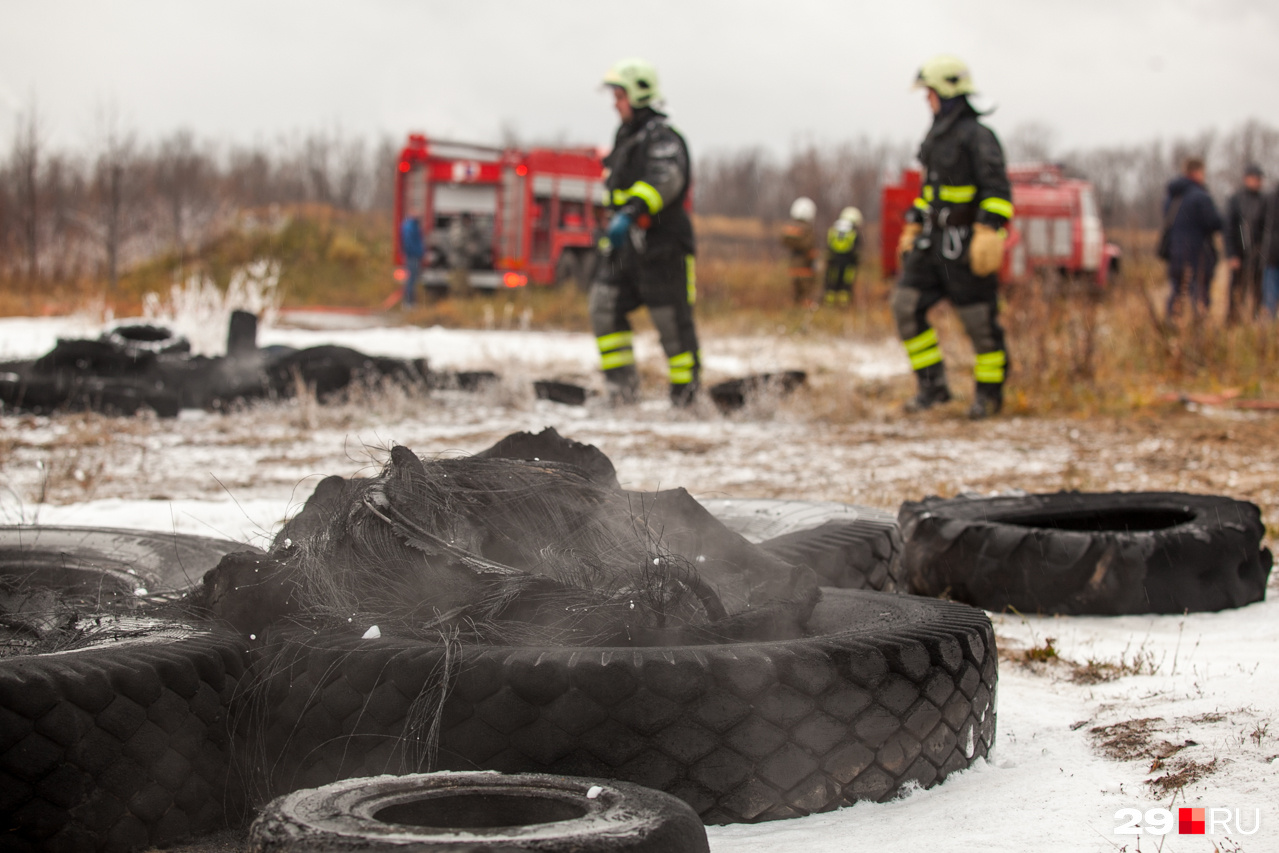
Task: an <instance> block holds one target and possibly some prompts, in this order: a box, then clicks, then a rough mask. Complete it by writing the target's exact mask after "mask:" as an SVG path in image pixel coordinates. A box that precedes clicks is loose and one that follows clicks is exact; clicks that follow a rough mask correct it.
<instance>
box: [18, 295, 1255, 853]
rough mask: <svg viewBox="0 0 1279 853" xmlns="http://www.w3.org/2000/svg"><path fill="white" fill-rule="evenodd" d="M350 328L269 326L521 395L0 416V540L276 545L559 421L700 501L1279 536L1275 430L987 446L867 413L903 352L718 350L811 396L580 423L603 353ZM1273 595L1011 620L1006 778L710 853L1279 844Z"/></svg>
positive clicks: (1080, 427)
mask: <svg viewBox="0 0 1279 853" xmlns="http://www.w3.org/2000/svg"><path fill="white" fill-rule="evenodd" d="M313 325H318V324H313ZM335 325H336V326H348V328H334V327H333V326H335ZM355 325H357V324H355V323H341V324H330V328H327V329H323V330H314V329H312V330H307V329H300V328H288V327H272V328H264V329H262V330H261V332H260V335H259V343H261V344H262V345H268V344H274V343H280V344H289V345H292V346H299V347H300V346H309V345H313V344H317V343H339V344H344V345H347V346H352V347H355V348H357V349H361V350H363V351H365V352H369V353H372V354H379V355H392V356H400V357H412V358H416V357H426V358H428V359H429V360H430V362H431V364H432V365H433V366H434V367H436V368H439V369H490V370H494V371H497V372H499V373H501V374H502V376H503V381H502V383H501V384H500V385H499V386H498V387H497V388H495V389H493V390H490V391H487V392H484V393H481V394H463V393H460V392H442V393H436V394H432V395H431V396H429V397H416V396H409V395H406V394H402V393H383V394H376V395H370V396H368V397H366V398H359V399H357V400H355V401H353V402H351V403H349V404H344V405H339V406H332V407H320V406H317V405H315V404H314V403H313V402H308V401H292V402H289V403H284V404H278V405H264V406H256V407H252V408H249V409H246V410H244V411H239V412H233V413H230V414H227V415H214V414H207V413H201V412H187V413H183V415H182V417H180V418H178V419H176V420H173V421H159V420H156V419H153V418H136V419H130V420H121V419H112V418H102V417H97V416H85V415H81V416H66V417H59V418H52V419H50V418H36V417H27V416H3V417H0V522H3V523H18V522H27V523H31V522H36V521H38V522H40V523H45V524H76V525H106V526H117V527H139V528H149V529H157V530H177V531H180V532H189V533H199V534H204V535H221V536H226V537H229V538H233V539H237V540H241V541H251V542H255V543H257V544H265V543H266V542H268V541H269V540H270V538H271V536H272V535H273V532H274V531H275V530H276V529H278V527H279V525H280V523H281V522H282V521H283V519H284V518H286V517H287V516H288V514H289V513H290V512H291V511H293V510H295V509H296V508H297V507H298V506H299V505H300V503H301V501H302V500H304V499H305V498H306V496H307V495H308V494H309V493H310V491H311V489H312V487H313V485H314V483H315V482H316V481H317V479H318V478H319V477H321V476H324V475H328V474H342V475H353V474H358V473H361V472H367V471H370V470H372V469H375V468H376V467H377V466H378V465H380V463H381V461H382V459H384V458H385V453H386V449H387V448H389V447H390V446H391V445H392V444H395V443H399V444H405V445H407V446H409V447H411V448H412V449H414V450H415V451H417V452H418V453H419V454H422V455H429V454H441V453H445V454H447V453H470V452H475V451H477V450H480V449H482V448H484V447H486V446H488V445H490V444H492V443H493V442H494V441H496V440H497V439H498V438H500V437H502V436H503V435H505V434H507V433H509V432H512V431H516V430H521V429H530V430H537V429H541V428H542V427H544V426H554V427H555V428H557V429H558V430H559V431H560V432H561V433H562V434H564V435H566V436H569V437H571V438H575V439H577V440H579V441H584V442H589V443H593V444H596V445H597V446H599V447H600V448H601V449H602V450H604V451H605V452H606V453H607V454H608V455H609V456H610V458H612V459H613V461H614V463H615V464H616V466H617V468H618V471H619V475H620V477H621V479H622V481H623V482H624V483H626V484H627V485H628V486H631V487H635V488H656V487H659V486H661V487H668V486H677V485H678V486H685V487H687V488H688V489H689V490H690V491H691V492H693V493H694V494H695V495H696V496H698V497H781V498H802V499H822V500H838V501H844V502H848V503H860V504H868V505H873V506H879V507H882V508H886V509H893V508H895V507H896V506H897V505H898V504H899V503H900V501H902V500H904V499H911V498H918V497H923V496H924V495H926V494H932V493H954V492H957V491H965V490H973V491H982V492H990V491H1002V490H1006V489H1013V488H1018V489H1025V490H1027V491H1054V490H1057V489H1060V488H1083V489H1129V490H1136V489H1182V490H1187V491H1199V492H1218V493H1224V494H1230V495H1231V496H1234V497H1240V498H1245V499H1249V500H1254V501H1256V502H1257V503H1259V504H1260V505H1261V506H1262V508H1263V512H1264V513H1265V515H1266V518H1267V520H1268V521H1269V523H1270V525H1271V529H1274V526H1275V525H1276V523H1279V517H1277V515H1276V512H1277V508H1279V459H1277V454H1276V452H1275V449H1274V445H1275V439H1276V438H1279V429H1277V428H1276V427H1279V423H1277V422H1276V421H1275V420H1274V419H1273V418H1271V419H1269V420H1267V419H1266V418H1265V416H1256V417H1251V418H1246V419H1233V420H1227V419H1224V418H1219V419H1211V418H1203V417H1198V418H1190V417H1189V416H1183V419H1180V420H1176V421H1174V422H1171V423H1170V422H1167V421H1165V422H1153V423H1148V422H1146V421H1144V420H1137V419H1134V420H1132V421H1100V420H1097V421H1078V420H1070V419H1048V418H1018V419H1000V420H996V421H993V422H989V423H986V424H982V425H981V426H980V428H974V427H973V426H972V425H970V424H968V423H967V422H965V421H962V420H959V419H958V418H956V417H955V416H954V415H953V414H952V415H938V416H933V415H931V414H930V416H929V417H927V418H924V419H922V420H917V421H903V420H901V419H899V418H897V417H896V416H895V415H894V414H893V413H892V407H890V406H889V405H888V404H887V403H883V404H880V403H878V402H876V401H875V400H874V399H871V397H873V395H874V393H875V391H874V388H875V387H876V386H877V385H882V384H883V383H891V382H894V381H897V380H896V379H895V377H899V376H905V374H906V372H907V366H906V363H905V359H904V357H903V356H902V355H901V352H900V349H899V347H898V346H897V345H896V344H895V343H893V342H892V341H888V340H883V341H862V342H850V341H846V340H836V339H829V338H820V337H812V338H801V339H782V338H772V337H759V338H739V339H727V340H725V339H717V340H713V341H706V342H704V346H705V349H706V354H707V368H708V371H709V372H711V373H712V374H715V375H718V376H728V375H734V374H737V375H740V374H743V373H748V372H755V371H765V370H778V369H792V368H799V369H804V370H807V371H808V372H809V374H810V377H811V378H812V382H811V386H812V387H811V388H810V389H809V390H806V391H801V392H799V393H797V394H796V395H795V396H794V398H792V399H788V400H784V401H765V402H764V403H762V404H760V405H757V406H754V407H752V408H751V409H749V410H748V411H745V412H743V413H740V414H735V415H733V416H731V417H723V416H720V415H718V414H716V413H715V412H714V410H713V409H712V408H710V407H709V406H705V407H703V408H699V409H697V410H695V411H692V412H681V413H672V412H671V411H669V409H668V408H667V406H666V405H665V403H664V402H663V401H662V400H661V399H660V398H659V390H658V389H657V387H656V385H654V388H653V391H652V399H651V400H648V401H646V402H645V403H643V404H642V405H640V406H638V407H635V408H633V409H630V410H627V411H623V412H617V411H613V410H609V409H607V408H605V407H603V406H601V405H598V404H596V403H594V402H592V403H591V404H589V405H588V406H586V407H582V408H573V407H565V406H559V405H556V404H553V403H549V402H545V401H538V400H535V399H534V398H533V395H532V392H531V389H530V387H529V386H530V383H529V380H530V379H533V378H543V377H553V376H578V377H582V378H583V379H585V380H586V381H588V382H593V381H595V380H594V377H593V365H594V359H595V353H594V346H593V341H592V340H591V339H590V337H589V336H587V335H581V334H570V333H537V332H527V331H519V330H510V331H491V332H461V331H449V330H444V329H419V328H412V327H404V326H400V327H377V326H368V325H367V322H366V324H365V325H366V327H365V328H349V327H350V326H355ZM99 331H100V325H99V324H98V323H97V322H95V321H92V320H89V319H75V318H70V319H69V318H43V319H23V318H17V319H4V320H0V360H3V359H16V358H25V357H33V356H36V355H39V354H41V353H43V352H44V351H46V350H48V349H49V348H50V347H51V346H52V345H53V343H54V340H55V339H56V337H57V336H59V335H61V336H64V337H65V336H82V335H96V334H97V333H98V332H99ZM637 352H638V356H639V358H640V360H641V362H646V363H650V364H654V365H656V364H658V363H660V351H659V349H658V347H657V344H656V340H655V339H654V338H652V337H651V336H640V339H639V342H638V346H637ZM1274 592H1275V588H1274V586H1273V585H1272V588H1271V593H1272V594H1271V599H1272V600H1270V601H1266V602H1264V603H1259V604H1254V605H1252V606H1250V607H1246V608H1243V609H1240V610H1236V611H1231V612H1227V613H1220V614H1192V615H1187V616H1158V617H1154V616H1130V617H1122V618H1100V617H1069V618H1040V617H1025V618H1023V617H1019V616H1013V615H1001V614H992V619H993V620H994V622H995V628H996V632H997V634H998V636H999V638H1000V643H1001V654H1002V662H1001V668H1000V682H999V692H998V714H999V728H998V739H997V744H996V749H995V754H994V755H993V756H992V757H991V760H990V761H988V762H979V764H978V765H977V766H976V767H974V768H972V769H971V770H969V771H967V772H964V773H961V774H957V775H954V776H952V777H950V778H949V779H948V780H947V781H946V782H945V783H944V784H942V785H940V786H937V787H935V788H933V789H931V790H927V791H916V792H913V793H912V794H910V795H909V796H907V797H904V798H902V799H900V800H897V801H895V802H892V803H887V804H860V805H857V806H855V807H852V808H849V809H844V810H841V811H838V812H834V813H830V814H825V815H817V816H812V817H808V818H802V819H797V820H791V821H781V822H775V823H769V824H764V825H756V826H734V827H712V828H711V829H710V838H711V846H712V849H713V850H714V851H716V853H730V851H757V850H758V851H764V850H767V851H770V853H785V852H786V851H796V852H797V853H799V851H802V853H818V851H848V850H855V849H865V850H878V851H896V850H902V851H906V850H909V851H916V850H946V851H956V850H983V851H1002V850H1009V851H1013V850H1017V851H1021V850H1026V849H1035V850H1045V851H1090V850H1099V851H1111V850H1128V851H1135V850H1149V851H1153V850H1159V849H1162V850H1166V851H1209V850H1213V849H1214V845H1215V847H1216V849H1220V850H1247V851H1250V853H1252V851H1265V850H1279V804H1276V796H1275V794H1276V792H1277V791H1279V784H1277V783H1279V603H1276V602H1275V601H1274V600H1273V598H1274ZM1050 639H1051V645H1052V647H1053V648H1054V649H1055V650H1056V651H1057V653H1058V656H1059V657H1057V658H1056V659H1050V660H1048V661H1046V662H1032V663H1026V662H1025V659H1026V655H1025V652H1026V651H1027V650H1032V649H1040V650H1043V649H1045V647H1046V645H1047V644H1048V643H1049V641H1050ZM1098 679H1101V680H1098ZM1107 742H1110V745H1109V746H1107ZM1175 774H1180V775H1175ZM1196 775H1198V777H1199V778H1197V779H1192V780H1191V781H1188V782H1187V783H1186V784H1185V785H1184V787H1179V786H1178V784H1177V782H1178V780H1183V779H1191V777H1194V776H1196ZM1160 780H1163V781H1160ZM1183 806H1186V807H1205V808H1208V809H1214V808H1215V809H1229V810H1230V811H1229V815H1230V822H1229V827H1228V828H1225V829H1223V827H1222V826H1221V825H1220V824H1218V825H1216V826H1210V827H1209V829H1215V830H1216V834H1213V835H1208V834H1205V835H1202V836H1199V835H1181V834H1178V832H1177V826H1176V825H1175V823H1174V825H1173V829H1172V832H1171V834H1169V835H1166V836H1152V835H1150V834H1149V833H1147V834H1144V835H1131V834H1129V835H1124V834H1116V829H1117V828H1118V827H1119V826H1120V825H1121V823H1124V822H1125V821H1124V820H1120V819H1117V818H1116V813H1117V812H1119V811H1120V810H1121V809H1129V808H1131V809H1138V810H1140V811H1142V812H1145V811H1147V810H1149V809H1157V808H1172V809H1173V813H1174V815H1175V814H1176V809H1177V808H1178V807H1183ZM1258 810H1259V812H1258ZM1258 813H1259V815H1260V817H1259V820H1260V827H1259V828H1258V827H1257V826H1256V821H1257V814H1258ZM1223 814H1225V812H1224V811H1218V812H1211V811H1210V812H1209V813H1208V817H1209V818H1218V819H1219V818H1220V817H1221V816H1222V815H1223ZM1152 817H1158V815H1152ZM1238 817H1241V818H1242V823H1243V826H1242V829H1243V830H1244V831H1245V832H1241V831H1240V829H1239V827H1238V825H1237V822H1236V821H1237V818H1238ZM1161 845H1162V846H1161Z"/></svg>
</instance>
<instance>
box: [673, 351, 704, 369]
mask: <svg viewBox="0 0 1279 853" xmlns="http://www.w3.org/2000/svg"><path fill="white" fill-rule="evenodd" d="M666 362H667V363H668V364H669V365H670V366H671V367H672V368H676V367H693V366H695V365H696V364H697V360H696V359H695V358H694V357H693V354H692V353H691V352H682V353H680V354H679V355H673V356H671V357H670V358H668V359H667V360H666Z"/></svg>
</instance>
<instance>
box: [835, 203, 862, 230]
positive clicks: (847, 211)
mask: <svg viewBox="0 0 1279 853" xmlns="http://www.w3.org/2000/svg"><path fill="white" fill-rule="evenodd" d="M839 218H840V219H842V220H844V221H845V222H849V223H851V224H852V226H853V227H854V228H860V227H861V225H862V212H861V211H860V210H858V209H857V208H855V207H846V208H844V209H843V210H841V211H840V212H839Z"/></svg>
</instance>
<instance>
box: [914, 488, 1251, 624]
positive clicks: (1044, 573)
mask: <svg viewBox="0 0 1279 853" xmlns="http://www.w3.org/2000/svg"><path fill="white" fill-rule="evenodd" d="M899 520H900V522H901V527H902V535H903V537H904V538H905V543H906V548H905V558H904V565H905V574H906V578H907V583H908V588H909V591H911V592H914V593H917V594H920V595H945V596H947V597H950V598H954V599H956V600H959V601H965V602H967V603H969V604H973V605H976V606H978V607H983V608H985V609H987V610H993V611H1000V610H1005V609H1016V610H1018V611H1022V612H1031V613H1034V612H1041V613H1061V614H1083V613H1092V614H1102V615H1116V614H1124V613H1184V612H1186V611H1194V612H1197V611H1216V610H1224V609H1226V608H1230V607H1241V606H1243V605H1245V604H1249V603H1251V602H1254V601H1260V600H1261V599H1262V597H1263V596H1264V594H1265V587H1266V580H1267V578H1268V577H1269V575H1270V567H1271V562H1272V558H1271V554H1270V551H1269V550H1268V549H1265V548H1262V547H1261V538H1262V536H1263V535H1264V533H1265V528H1264V526H1263V524H1262V522H1261V514H1260V511H1259V510H1258V509H1257V507H1256V505H1254V504H1251V503H1247V502H1243V501H1236V500H1232V499H1230V498H1224V497H1217V496H1213V495H1191V494H1181V493H1176V492H1134V493H1101V494H1089V493H1080V492H1060V493H1057V494H1045V495H1028V496H1024V497H996V498H955V499H950V500H946V499H942V498H928V499H926V500H923V501H919V502H907V503H905V504H903V505H902V508H901V513H900V515H899Z"/></svg>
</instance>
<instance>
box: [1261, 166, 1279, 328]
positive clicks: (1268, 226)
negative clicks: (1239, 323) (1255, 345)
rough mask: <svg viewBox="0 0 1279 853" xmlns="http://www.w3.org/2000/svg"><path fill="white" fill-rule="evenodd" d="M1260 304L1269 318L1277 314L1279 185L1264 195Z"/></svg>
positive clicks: (1278, 301)
mask: <svg viewBox="0 0 1279 853" xmlns="http://www.w3.org/2000/svg"><path fill="white" fill-rule="evenodd" d="M1261 260H1262V264H1263V265H1264V266H1265V271H1264V272H1263V273H1262V275H1261V304H1262V306H1264V307H1265V309H1266V313H1268V314H1269V315H1270V319H1272V320H1273V319H1275V317H1276V315H1279V186H1276V187H1275V188H1274V189H1273V190H1271V191H1270V194H1269V195H1268V196H1267V197H1266V221H1265V224H1264V226H1263V227H1262V229H1261Z"/></svg>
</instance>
